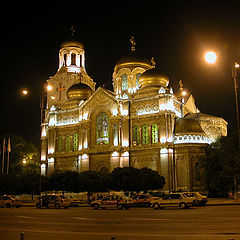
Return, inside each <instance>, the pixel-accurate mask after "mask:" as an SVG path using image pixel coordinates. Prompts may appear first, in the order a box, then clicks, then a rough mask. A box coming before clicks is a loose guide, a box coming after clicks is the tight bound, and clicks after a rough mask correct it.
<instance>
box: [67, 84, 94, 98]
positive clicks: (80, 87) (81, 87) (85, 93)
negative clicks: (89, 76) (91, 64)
mask: <svg viewBox="0 0 240 240" xmlns="http://www.w3.org/2000/svg"><path fill="white" fill-rule="evenodd" d="M92 92H93V91H92V89H91V88H90V87H89V86H88V85H86V84H83V83H77V84H74V85H72V86H71V87H70V88H69V89H68V91H67V97H68V99H69V100H79V101H81V100H86V99H87V98H89V97H90V96H91V94H92Z"/></svg>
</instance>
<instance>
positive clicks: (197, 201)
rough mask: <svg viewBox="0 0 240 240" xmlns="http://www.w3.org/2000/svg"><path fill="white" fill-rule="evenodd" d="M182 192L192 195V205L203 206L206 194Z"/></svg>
mask: <svg viewBox="0 0 240 240" xmlns="http://www.w3.org/2000/svg"><path fill="white" fill-rule="evenodd" d="M184 194H185V195H186V196H188V197H193V198H194V205H197V206H204V205H206V203H207V201H208V199H207V196H205V195H202V194H201V193H199V192H184Z"/></svg>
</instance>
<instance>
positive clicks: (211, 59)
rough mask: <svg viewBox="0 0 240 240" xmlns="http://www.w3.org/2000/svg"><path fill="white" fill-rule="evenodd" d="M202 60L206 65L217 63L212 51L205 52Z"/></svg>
mask: <svg viewBox="0 0 240 240" xmlns="http://www.w3.org/2000/svg"><path fill="white" fill-rule="evenodd" d="M204 58H205V61H206V62H207V63H210V64H214V63H215V62H216V61H217V54H216V53H215V52H213V51H211V52H206V53H205V55H204Z"/></svg>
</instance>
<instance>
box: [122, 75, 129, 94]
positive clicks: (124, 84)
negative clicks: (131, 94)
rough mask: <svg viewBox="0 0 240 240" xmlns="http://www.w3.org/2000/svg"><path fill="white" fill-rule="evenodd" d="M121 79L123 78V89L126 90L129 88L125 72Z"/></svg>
mask: <svg viewBox="0 0 240 240" xmlns="http://www.w3.org/2000/svg"><path fill="white" fill-rule="evenodd" d="M121 80H122V91H126V90H127V89H128V79H127V74H126V73H124V74H123V75H122V76H121Z"/></svg>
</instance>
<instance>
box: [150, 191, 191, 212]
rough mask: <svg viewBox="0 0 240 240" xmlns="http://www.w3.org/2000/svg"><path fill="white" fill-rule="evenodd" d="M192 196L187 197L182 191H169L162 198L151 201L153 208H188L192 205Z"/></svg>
mask: <svg viewBox="0 0 240 240" xmlns="http://www.w3.org/2000/svg"><path fill="white" fill-rule="evenodd" d="M193 201H194V198H192V197H187V196H186V195H185V194H183V193H170V194H168V195H167V196H165V197H163V198H158V199H155V200H153V201H151V206H152V207H153V209H162V208H164V207H180V208H181V209H182V208H189V207H191V206H192V205H193Z"/></svg>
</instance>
